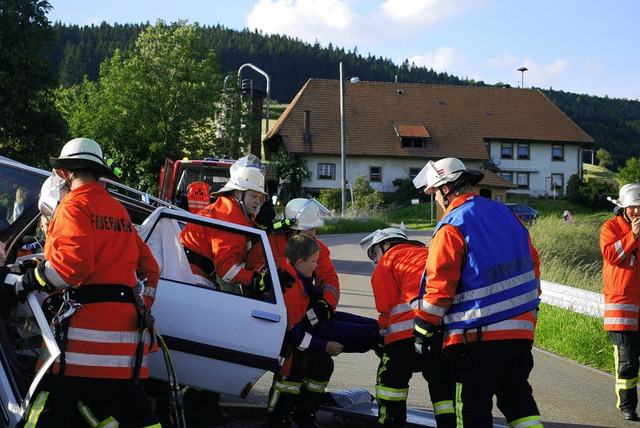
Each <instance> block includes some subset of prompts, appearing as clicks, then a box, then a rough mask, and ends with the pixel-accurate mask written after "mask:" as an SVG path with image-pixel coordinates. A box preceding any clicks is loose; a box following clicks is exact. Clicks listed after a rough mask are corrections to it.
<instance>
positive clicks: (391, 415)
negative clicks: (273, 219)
mask: <svg viewBox="0 0 640 428" xmlns="http://www.w3.org/2000/svg"><path fill="white" fill-rule="evenodd" d="M360 246H361V247H362V249H363V250H365V251H366V252H367V256H368V257H369V259H371V261H372V262H373V263H374V265H375V269H374V271H373V275H372V276H371V288H372V290H373V298H374V300H375V303H376V309H377V310H378V312H379V313H380V316H379V317H378V324H379V326H380V328H381V329H382V331H384V332H385V335H384V343H383V347H382V348H381V349H380V350H379V351H378V354H379V355H380V356H381V358H380V363H379V365H378V372H377V376H376V401H377V402H378V425H379V426H388V427H402V426H404V424H405V422H406V419H407V397H408V394H409V380H410V379H411V377H412V376H413V373H414V371H420V372H421V373H422V376H423V377H424V379H425V380H426V381H427V382H428V383H429V396H430V398H431V402H432V404H433V409H434V414H435V417H436V423H437V426H438V427H454V426H455V415H454V411H453V381H452V379H451V373H450V369H449V363H448V361H447V359H446V358H445V356H444V354H443V353H442V352H441V351H440V349H439V348H438V345H440V346H441V345H442V332H441V331H440V332H436V333H435V335H434V349H433V350H432V352H430V353H428V354H426V355H424V356H423V355H418V354H417V353H416V352H415V350H414V341H413V334H412V332H413V318H414V317H415V316H416V315H417V312H418V300H419V297H420V290H421V282H423V281H424V266H425V263H426V260H427V256H428V254H429V249H428V248H427V247H426V246H425V245H424V244H423V243H422V242H420V241H415V240H410V239H409V238H408V237H407V235H406V234H405V232H403V231H402V230H400V229H398V228H395V227H389V228H386V229H379V230H376V231H375V232H373V233H371V234H370V235H368V236H367V237H365V238H364V239H362V240H361V241H360ZM422 285H423V284H422Z"/></svg>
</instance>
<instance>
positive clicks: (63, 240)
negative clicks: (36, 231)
mask: <svg viewBox="0 0 640 428" xmlns="http://www.w3.org/2000/svg"><path fill="white" fill-rule="evenodd" d="M54 221H55V224H54V222H52V223H51V226H50V230H49V233H48V235H47V241H49V242H48V243H47V246H46V248H45V249H46V250H48V251H46V252H45V258H46V259H47V262H49V263H50V265H51V267H52V268H53V269H54V270H55V271H56V273H57V274H58V275H59V276H60V278H61V279H62V280H63V281H64V282H65V283H67V284H68V285H71V286H79V285H80V284H83V283H84V282H85V281H86V280H87V278H89V276H91V274H92V273H93V272H94V270H95V263H94V258H93V255H94V254H95V251H96V250H95V245H94V241H93V234H92V233H91V230H92V225H91V215H90V213H88V212H87V211H86V210H84V209H82V205H81V204H75V203H73V202H72V201H67V203H62V204H60V206H58V208H57V209H56V216H55V220H54ZM87 255H91V256H90V257H87Z"/></svg>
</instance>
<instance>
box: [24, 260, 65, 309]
mask: <svg viewBox="0 0 640 428" xmlns="http://www.w3.org/2000/svg"><path fill="white" fill-rule="evenodd" d="M44 266H45V264H44V263H40V264H39V265H38V267H36V268H35V269H27V271H26V272H25V273H24V275H22V281H18V282H17V283H16V295H17V296H18V300H19V301H20V302H23V303H24V302H25V301H26V300H27V293H28V292H30V291H46V292H51V291H54V290H55V289H56V288H55V287H54V286H53V285H52V284H51V283H50V282H49V281H48V280H47V278H46V276H45V275H44Z"/></svg>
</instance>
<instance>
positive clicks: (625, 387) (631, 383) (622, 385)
mask: <svg viewBox="0 0 640 428" xmlns="http://www.w3.org/2000/svg"><path fill="white" fill-rule="evenodd" d="M623 355H624V353H623ZM613 361H614V362H615V371H616V385H615V389H616V398H617V402H616V408H618V409H620V408H621V404H622V401H623V397H622V394H625V393H626V394H628V392H632V391H633V392H634V394H635V389H636V387H637V386H638V377H637V376H636V377H634V378H631V379H622V378H620V377H619V376H620V347H619V346H618V345H615V344H614V345H613ZM624 401H625V403H626V402H627V401H628V399H627V398H626V396H625V399H624Z"/></svg>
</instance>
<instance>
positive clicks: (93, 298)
mask: <svg viewBox="0 0 640 428" xmlns="http://www.w3.org/2000/svg"><path fill="white" fill-rule="evenodd" d="M138 283H139V287H130V286H127V285H122V284H87V285H83V286H81V287H68V288H66V289H65V290H64V291H63V292H62V293H57V294H54V295H51V296H49V297H48V298H47V299H45V301H44V302H43V304H42V307H43V310H44V312H45V313H51V311H52V310H53V309H54V308H55V306H56V302H58V301H60V300H62V303H61V304H60V306H59V309H58V311H57V313H56V314H55V316H54V317H53V318H52V319H51V322H52V323H53V325H54V334H55V338H56V342H57V343H58V347H59V348H60V371H59V375H61V376H62V375H64V372H65V369H66V359H65V351H66V348H67V341H68V330H69V321H70V318H71V316H72V315H73V314H74V313H75V312H76V311H77V310H78V309H80V308H81V307H82V305H86V304H91V303H106V302H114V303H131V304H133V305H134V306H135V308H136V313H137V315H138V328H139V331H140V340H139V341H138V346H137V348H136V360H135V366H134V371H133V380H134V382H135V383H138V382H139V380H140V369H141V367H142V359H143V356H144V333H145V331H147V330H148V331H149V335H150V337H151V343H150V344H149V348H151V347H152V346H153V343H154V340H155V335H154V334H153V326H154V323H155V320H154V319H153V316H152V315H151V312H149V311H148V310H147V308H146V307H145V304H144V301H143V299H142V291H143V290H144V282H143V281H141V280H138ZM136 289H138V291H139V292H137V291H136Z"/></svg>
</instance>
